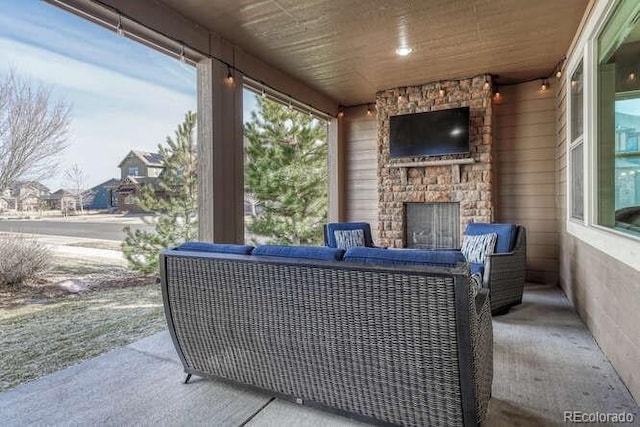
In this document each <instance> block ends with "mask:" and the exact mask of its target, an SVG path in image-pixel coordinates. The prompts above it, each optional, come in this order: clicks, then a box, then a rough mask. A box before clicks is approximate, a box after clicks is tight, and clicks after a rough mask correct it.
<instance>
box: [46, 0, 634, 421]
mask: <svg viewBox="0 0 640 427" xmlns="http://www.w3.org/2000/svg"><path fill="white" fill-rule="evenodd" d="M52 2H53V1H52ZM55 3H56V4H59V5H60V4H61V5H62V6H63V7H67V9H68V10H70V11H72V12H75V13H78V14H79V15H80V16H89V17H91V19H92V20H94V21H95V22H100V23H102V24H103V25H105V26H107V27H111V28H112V29H113V30H114V31H115V30H116V29H117V30H119V31H121V30H122V28H121V26H119V24H118V23H119V22H121V21H120V20H119V19H116V18H118V17H121V16H122V15H124V16H126V17H128V18H129V19H128V20H127V24H128V26H127V27H126V31H127V32H128V33H129V34H131V35H132V38H136V37H137V38H140V39H143V40H145V42H146V44H147V45H150V46H154V45H155V46H159V49H160V50H162V51H163V52H169V53H170V52H174V55H175V56H176V57H180V58H182V59H183V60H185V61H187V62H191V63H194V64H197V72H198V128H199V140H198V149H199V167H200V174H199V176H200V177H201V179H200V190H199V196H200V200H199V227H200V238H201V239H202V240H205V241H215V242H220V243H224V242H229V243H232V242H234V243H240V242H242V241H243V239H244V230H243V229H244V222H243V214H244V205H243V199H244V197H243V193H244V185H243V179H242V169H243V155H242V132H241V129H242V123H243V116H242V112H243V105H242V91H243V89H249V90H252V91H254V92H257V93H264V94H265V95H267V96H271V97H272V98H274V99H277V100H280V101H281V102H284V103H286V104H289V105H292V104H293V105H294V106H295V107H296V108H298V109H300V110H303V111H309V112H310V113H311V114H316V115H317V116H319V117H321V118H322V119H325V120H327V122H328V143H329V155H328V157H329V158H328V164H329V178H328V181H329V183H328V185H329V219H330V220H331V221H352V220H365V221H369V222H370V223H371V224H372V226H373V233H374V238H375V239H376V240H377V242H378V243H379V244H381V245H386V246H391V247H402V246H405V245H406V241H407V239H406V236H405V231H406V227H405V225H406V224H405V220H406V215H405V214H406V211H407V205H408V204H410V203H423V204H431V203H457V204H458V205H459V213H460V214H461V215H460V221H459V224H456V225H458V226H459V232H460V233H461V232H462V229H463V228H464V226H465V225H466V224H468V223H470V222H480V221H491V222H510V223H518V224H522V225H524V226H525V227H526V228H527V231H528V241H527V278H528V280H529V281H530V282H541V283H546V284H549V285H553V286H556V285H557V286H559V287H560V288H561V289H562V290H563V291H564V293H565V294H566V296H567V297H568V299H569V301H570V302H571V304H573V306H574V308H575V310H576V311H577V312H578V314H579V315H580V316H581V318H582V320H583V322H584V323H585V324H586V326H587V327H588V328H589V330H590V331H591V332H592V334H593V337H594V338H595V340H596V341H597V342H598V344H599V346H600V348H601V349H602V351H603V352H604V353H605V354H606V356H607V357H608V358H609V360H610V361H611V363H612V365H613V366H614V368H615V370H616V372H617V373H618V374H619V375H620V378H621V379H622V381H623V382H624V383H625V384H626V386H627V387H628V389H629V391H630V392H631V393H632V395H633V396H634V397H635V399H636V401H638V400H640V375H638V366H640V334H639V332H638V331H639V329H638V326H637V325H639V324H640V309H639V308H640V302H639V301H640V300H639V299H638V295H640V234H639V233H638V232H637V231H636V230H634V229H633V228H627V227H625V226H623V225H621V224H620V223H621V222H624V223H625V224H629V222H628V221H631V224H633V223H635V219H631V218H628V217H627V215H626V213H627V212H628V209H636V208H638V207H639V206H640V200H639V198H638V185H639V184H638V181H637V178H636V176H637V175H638V174H639V173H640V168H638V160H637V159H638V155H637V152H638V143H637V135H638V130H639V126H638V125H636V122H637V120H638V119H637V117H638V116H640V105H639V104H640V68H638V52H639V51H640V50H639V46H640V19H639V17H640V2H638V1H637V0H592V1H587V0H562V1H557V0H538V1H529V2H527V1H523V0H501V1H494V2H489V1H486V2H478V1H474V0H461V1H449V2H446V1H445V2H432V1H415V2H401V1H388V2H384V1H383V2H370V1H355V0H354V1H349V2H341V3H340V2H328V1H299V2H287V3H286V4H284V5H283V4H282V3H281V2H260V3H259V4H258V3H256V7H247V2H233V1H225V0H219V1H212V2H201V1H200V2H199V1H188V2H185V1H182V0H162V1H158V0H138V1H136V2H135V4H133V3H132V2H128V1H126V0H103V1H102V2H100V5H103V7H100V6H98V5H96V3H95V2H92V1H89V0H56V1H55ZM221 11H223V12H224V13H221ZM116 12H117V13H116ZM229 77H230V78H229ZM458 107H469V108H470V110H471V112H470V114H471V116H470V117H471V119H470V133H469V134H470V153H469V154H468V155H466V156H464V158H461V157H460V156H458V157H456V156H453V159H457V160H463V161H464V162H467V163H463V164H456V163H455V162H451V160H452V158H451V157H442V158H437V159H436V160H437V161H436V162H435V163H433V162H431V160H433V159H426V158H408V159H404V160H399V159H393V158H391V157H390V149H389V118H390V117H391V116H394V115H399V114H411V113H416V112H424V111H433V110H443V109H452V108H458ZM373 110H375V114H373ZM627 116H634V117H631V118H629V117H627ZM133 155H134V156H138V155H137V154H135V153H133ZM133 160H135V159H133ZM132 172H136V171H135V169H132V170H127V171H126V172H125V171H124V170H123V175H122V177H123V179H124V178H125V177H126V176H129V175H136V174H133V173H132ZM138 172H139V171H138ZM632 172H633V173H632ZM623 213H624V215H623ZM634 218H635V217H634ZM450 225H452V224H448V226H450ZM517 321H518V322H520V321H521V320H520V319H518V320H517ZM527 322H530V325H531V327H536V328H537V327H539V328H544V327H545V319H543V318H540V319H528V320H527ZM567 328H570V326H567ZM569 333H570V332H568V334H569ZM567 339H571V338H570V337H567ZM579 350H580V349H578V348H576V351H579ZM532 363H534V362H532ZM584 368H585V370H590V369H592V367H591V366H585V367H584ZM513 381H516V378H515V377H514V378H513ZM562 385H565V386H566V387H568V388H570V387H571V386H572V383H571V382H570V381H568V382H567V383H566V384H562ZM511 390H513V393H514V394H516V393H517V391H516V390H517V385H514V386H513V387H512V388H511ZM581 392H582V390H568V391H567V392H566V393H567V394H571V393H575V394H577V393H581ZM552 399H553V397H552ZM510 405H511V404H510ZM566 410H567V411H571V410H572V409H571V408H566ZM597 410H598V408H592V411H593V412H596V411H597ZM555 421H557V422H558V423H560V422H562V420H561V419H557V420H555ZM555 421H554V423H555ZM565 421H566V419H565Z"/></svg>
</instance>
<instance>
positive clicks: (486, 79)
mask: <svg viewBox="0 0 640 427" xmlns="http://www.w3.org/2000/svg"><path fill="white" fill-rule="evenodd" d="M490 87H491V83H489V78H488V77H485V79H484V90H489V88H490Z"/></svg>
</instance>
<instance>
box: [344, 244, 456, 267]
mask: <svg viewBox="0 0 640 427" xmlns="http://www.w3.org/2000/svg"><path fill="white" fill-rule="evenodd" d="M344 260H345V261H346V262H358V263H364V264H377V265H439V266H444V267H455V266H456V265H457V264H458V263H461V262H466V260H465V258H464V255H462V253H461V252H460V251H456V250H434V251H429V250H421V249H399V250H394V249H382V248H363V247H354V248H349V249H347V252H346V253H345V255H344Z"/></svg>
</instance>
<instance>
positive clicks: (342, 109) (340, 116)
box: [338, 105, 344, 118]
mask: <svg viewBox="0 0 640 427" xmlns="http://www.w3.org/2000/svg"><path fill="white" fill-rule="evenodd" d="M343 117H344V107H343V106H342V105H341V106H340V109H339V110H338V118H343Z"/></svg>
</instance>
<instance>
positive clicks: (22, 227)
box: [0, 219, 153, 241]
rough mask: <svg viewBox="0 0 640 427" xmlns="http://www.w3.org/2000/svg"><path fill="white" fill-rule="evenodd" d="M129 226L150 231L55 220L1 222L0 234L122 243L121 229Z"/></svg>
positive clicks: (112, 224)
mask: <svg viewBox="0 0 640 427" xmlns="http://www.w3.org/2000/svg"><path fill="white" fill-rule="evenodd" d="M125 225H129V226H130V227H131V228H132V229H134V230H135V229H142V230H151V229H152V228H153V227H151V226H148V225H146V224H123V223H118V222H78V221H67V220H64V219H60V220H59V221H58V220H56V221H54V220H47V221H42V220H2V221H0V232H3V231H4V232H13V233H29V234H47V235H56V236H69V237H86V238H92V239H104V240H117V241H122V240H124V238H125V234H124V232H123V231H122V229H123V228H124V227H125Z"/></svg>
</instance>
